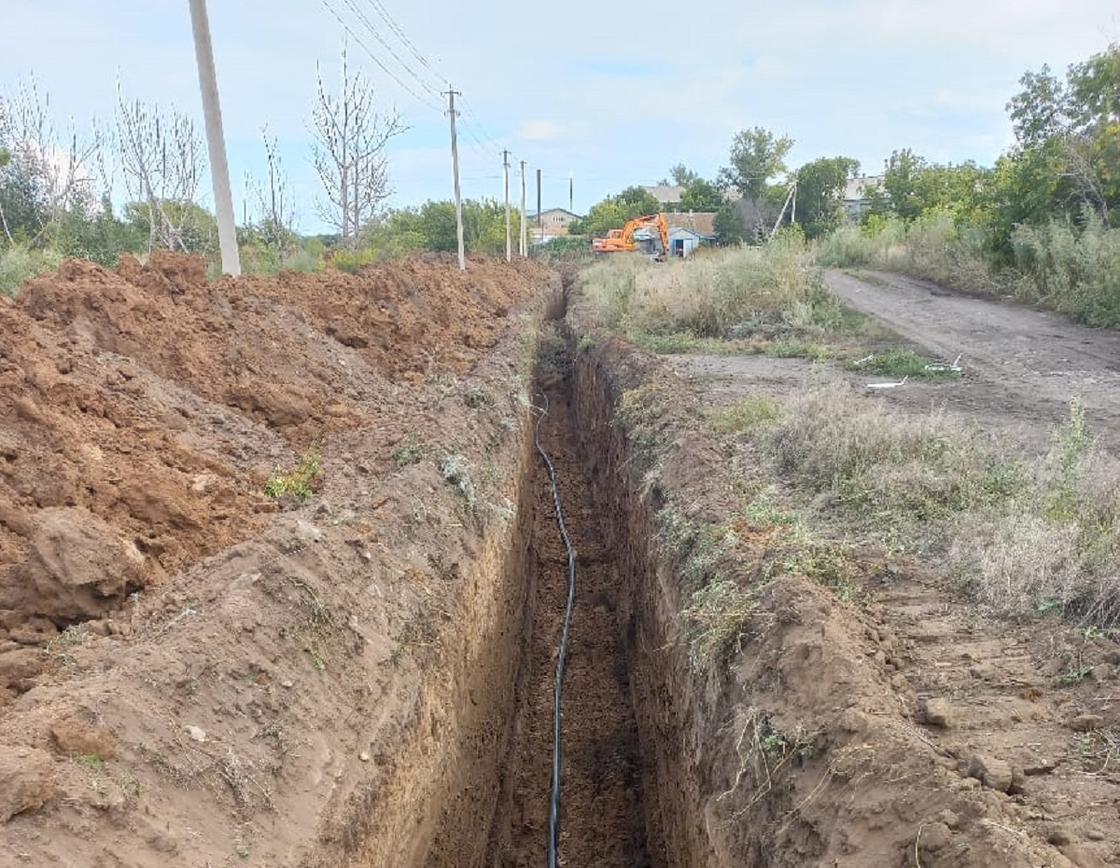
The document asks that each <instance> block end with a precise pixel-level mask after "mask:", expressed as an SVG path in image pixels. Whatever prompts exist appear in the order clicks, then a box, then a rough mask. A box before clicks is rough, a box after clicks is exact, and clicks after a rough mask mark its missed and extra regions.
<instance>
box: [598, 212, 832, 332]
mask: <svg viewBox="0 0 1120 868" xmlns="http://www.w3.org/2000/svg"><path fill="white" fill-rule="evenodd" d="M583 286H584V288H585V293H586V295H587V297H588V298H589V299H590V301H591V303H592V305H593V306H594V307H595V309H596V312H597V315H598V317H599V319H600V321H601V322H602V323H603V324H604V325H606V326H608V327H610V328H616V329H621V330H623V331H626V332H628V333H637V334H644V335H669V334H678V333H684V334H688V335H690V336H691V337H692V338H696V339H702V338H719V339H728V338H741V337H744V336H748V335H762V336H765V337H775V336H779V335H788V334H796V333H811V334H823V333H824V332H826V331H829V330H832V331H837V330H843V329H846V328H850V326H851V325H852V322H853V321H852V318H851V316H850V314H848V313H846V312H845V309H844V308H843V307H842V305H841V304H840V303H839V301H838V300H837V299H836V298H835V297H834V296H833V295H831V294H830V293H829V292H828V291H827V290H826V289H825V288H824V285H823V283H822V282H821V279H820V275H819V274H818V273H817V271H816V269H814V268H813V267H812V264H811V263H810V261H809V258H808V256H807V254H806V250H805V244H804V241H803V240H802V239H801V237H800V236H799V235H796V234H787V235H780V236H779V237H778V238H777V239H775V240H774V241H772V242H770V243H769V244H767V245H765V246H763V247H743V248H738V249H734V250H724V251H719V252H713V253H711V254H709V255H706V256H694V257H690V258H688V259H684V260H680V259H674V260H671V261H669V262H667V263H660V264H658V263H651V262H649V261H648V260H647V259H645V258H644V257H642V256H638V255H634V256H625V255H613V256H611V257H609V258H608V259H606V260H605V261H602V262H599V263H597V264H596V265H594V266H592V267H591V268H590V269H588V270H587V272H585V275H584V279H583Z"/></svg>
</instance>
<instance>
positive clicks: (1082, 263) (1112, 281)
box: [1011, 215, 1120, 326]
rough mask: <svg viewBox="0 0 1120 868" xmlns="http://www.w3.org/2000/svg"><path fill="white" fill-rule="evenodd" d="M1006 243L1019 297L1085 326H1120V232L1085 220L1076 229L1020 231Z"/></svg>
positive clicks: (1093, 219)
mask: <svg viewBox="0 0 1120 868" xmlns="http://www.w3.org/2000/svg"><path fill="white" fill-rule="evenodd" d="M1011 244H1012V250H1013V251H1014V255H1015V267H1016V269H1018V271H1019V281H1018V284H1019V285H1018V291H1019V294H1020V295H1025V296H1027V297H1028V298H1029V299H1030V300H1032V301H1040V302H1042V303H1043V304H1046V305H1049V306H1050V307H1053V308H1054V309H1056V310H1058V311H1061V312H1062V313H1064V314H1067V315H1068V316H1071V317H1073V318H1075V319H1078V320H1081V321H1082V322H1086V323H1088V324H1089V325H1095V326H1117V325H1120V229H1110V228H1108V227H1106V226H1104V225H1103V224H1102V223H1101V221H1100V219H1099V218H1097V217H1096V216H1095V215H1089V216H1088V218H1087V220H1086V224H1085V226H1084V227H1083V228H1081V229H1077V228H1075V227H1073V226H1071V225H1070V224H1069V223H1064V222H1057V221H1054V222H1051V223H1049V224H1047V225H1045V226H1019V227H1017V228H1016V229H1015V232H1014V233H1013V234H1012V237H1011Z"/></svg>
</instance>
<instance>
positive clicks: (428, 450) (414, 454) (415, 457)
mask: <svg viewBox="0 0 1120 868" xmlns="http://www.w3.org/2000/svg"><path fill="white" fill-rule="evenodd" d="M433 451H434V447H433V446H432V445H431V444H429V443H421V442H420V441H418V440H415V439H413V438H411V437H410V438H409V439H408V440H406V441H405V442H404V443H403V444H401V445H400V446H398V447H397V448H396V449H394V450H393V452H392V454H391V455H390V456H389V457H390V458H391V459H392V460H393V463H394V464H395V465H396V466H397V467H398V468H401V467H408V466H409V465H410V464H418V463H419V462H421V461H423V460H424V459H425V458H427V457H428V456H429V455H431V454H432V452H433Z"/></svg>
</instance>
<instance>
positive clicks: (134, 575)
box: [0, 254, 539, 704]
mask: <svg viewBox="0 0 1120 868" xmlns="http://www.w3.org/2000/svg"><path fill="white" fill-rule="evenodd" d="M535 277H539V271H538V270H537V269H536V268H535V267H534V266H532V265H527V264H522V265H519V266H507V265H504V264H503V265H499V264H492V263H486V262H474V263H472V267H471V269H470V271H468V272H467V273H462V272H459V271H458V270H457V269H455V268H454V267H453V265H452V264H451V263H450V260H448V259H446V258H444V257H425V258H418V259H415V260H412V261H408V262H404V263H400V264H394V265H392V266H379V267H375V268H370V269H368V270H367V271H365V272H363V273H362V274H360V275H345V274H341V273H337V272H327V273H323V274H314V275H281V276H279V277H269V278H265V277H252V278H243V279H238V280H229V279H224V280H220V281H217V282H214V283H208V282H207V281H206V277H205V271H204V267H203V263H202V261H201V260H199V259H196V258H192V257H187V256H181V255H174V254H154V255H153V256H152V257H151V259H150V261H149V263H148V264H147V265H145V266H142V265H140V263H139V262H137V261H136V260H135V259H133V258H132V257H123V258H122V260H121V263H120V265H119V267H118V268H117V269H116V270H110V269H105V268H102V267H99V266H97V265H94V264H92V263H88V262H82V261H71V262H67V263H65V264H64V265H63V266H62V267H61V268H60V269H59V271H58V272H57V273H56V274H51V275H47V276H44V277H40V278H38V279H35V280H33V281H31V282H30V283H28V285H27V286H26V288H25V289H24V291H23V293H22V294H21V296H20V297H19V298H18V300H17V301H15V302H12V301H8V300H6V299H3V298H0V704H2V703H3V701H4V699H5V697H8V698H10V697H11V696H12V695H13V694H14V693H18V692H22V691H23V690H26V689H28V688H29V687H30V686H32V685H33V684H34V682H35V677H36V675H37V674H38V673H39V672H40V671H41V670H42V669H43V668H44V666H45V665H47V663H48V662H49V660H50V659H51V657H52V655H50V654H46V655H45V654H43V653H42V652H41V650H40V649H41V647H42V646H46V645H48V644H49V643H51V642H52V641H54V640H56V639H57V638H58V636H59V632H60V630H62V629H64V628H66V627H67V626H70V625H73V624H76V623H80V622H83V623H84V622H89V627H90V629H93V630H95V631H97V632H116V631H117V630H122V629H123V630H127V625H122V624H118V623H116V622H114V620H113V619H112V614H113V612H114V611H116V610H118V609H119V608H120V607H121V606H122V604H123V603H125V601H126V600H127V598H128V596H129V595H130V594H132V593H133V592H135V591H139V590H142V589H144V588H146V587H148V586H150V585H153V584H155V583H159V582H160V581H162V580H164V579H165V578H166V577H167V576H169V575H172V574H175V573H178V572H181V571H182V570H183V569H184V568H186V567H187V566H189V565H190V564H192V563H194V562H196V561H198V560H199V559H201V558H203V557H205V556H207V555H209V554H212V553H214V552H217V551H221V550H223V549H225V548H227V547H229V546H230V545H231V544H233V543H234V542H236V541H238V540H240V539H244V538H245V537H247V536H248V535H249V534H250V533H251V532H252V531H253V529H254V528H255V527H258V526H259V525H260V524H261V523H262V521H263V518H264V514H266V513H269V512H273V511H275V510H276V509H277V505H276V503H275V502H273V501H271V500H269V499H268V498H266V497H265V496H264V494H263V486H264V483H265V482H266V481H267V478H268V476H269V475H270V473H271V472H272V471H273V469H274V468H277V467H288V466H290V465H291V464H293V463H294V462H295V461H296V460H297V456H298V454H299V452H301V451H302V450H304V449H306V448H307V447H309V446H311V445H314V444H315V443H318V442H319V441H320V440H321V439H322V438H323V437H324V436H326V435H328V434H331V433H332V432H341V431H346V430H353V429H359V428H363V427H366V426H369V425H375V424H378V423H382V424H384V422H385V419H386V414H387V413H389V414H391V412H392V411H391V409H389V410H387V409H386V404H387V402H386V401H385V400H384V397H385V395H386V393H387V392H389V391H393V392H394V394H399V389H400V388H401V387H404V388H407V387H408V385H409V384H410V383H415V382H418V381H421V380H423V379H424V378H425V377H426V376H429V375H433V374H440V373H451V374H461V373H465V372H467V371H469V370H470V369H471V368H472V366H473V365H474V364H475V363H476V362H477V361H478V359H479V358H480V356H481V354H482V353H484V352H485V350H486V348H487V347H491V346H493V344H494V342H495V340H496V337H495V336H496V335H497V334H498V333H499V331H500V330H502V329H508V327H509V323H508V322H505V320H506V317H507V314H508V313H509V312H510V310H511V308H512V307H513V306H514V305H516V304H517V303H518V302H520V301H523V300H524V299H525V298H526V297H527V296H528V294H529V293H530V292H531V288H532V287H533V286H535V285H539V284H538V283H537V282H535V280H534V278H535ZM394 390H396V391H394ZM55 656H57V655H55Z"/></svg>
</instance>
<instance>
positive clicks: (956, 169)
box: [572, 45, 1120, 263]
mask: <svg viewBox="0 0 1120 868" xmlns="http://www.w3.org/2000/svg"><path fill="white" fill-rule="evenodd" d="M1020 87H1021V90H1020V91H1019V92H1018V93H1017V94H1015V95H1014V96H1013V97H1012V98H1011V99H1010V101H1009V102H1008V104H1007V111H1008V113H1009V116H1010V119H1011V122H1012V126H1013V128H1014V132H1015V140H1016V141H1015V145H1014V147H1013V148H1011V149H1010V150H1009V151H1008V152H1007V153H1005V154H1003V155H1002V156H1000V157H999V159H998V160H996V162H995V164H994V165H993V166H980V165H978V164H977V163H975V162H971V161H969V162H964V163H959V164H956V165H953V164H941V163H937V162H935V161H931V160H928V159H926V158H924V157H922V156H921V155H920V154H918V153H917V152H915V151H914V150H912V149H910V148H900V149H897V150H895V151H894V152H893V153H891V155H890V157H889V158H887V160H886V161H885V164H884V166H883V169H882V170H881V172H880V173H879V175H878V176H877V178H878V180H877V181H876V182H872V183H870V184H869V185H868V186H867V188H866V195H867V198H868V202H867V207H866V208H865V209H863V211H862V214H861V217H862V219H863V221H864V223H865V224H867V225H869V226H870V227H871V228H872V229H874V227H875V226H877V225H881V223H882V221H883V220H885V219H888V218H897V219H900V220H903V221H915V220H919V219H921V218H922V217H923V216H925V215H939V216H942V217H945V218H947V219H949V220H950V221H952V222H953V224H954V225H956V226H958V227H961V228H966V227H967V228H969V229H971V230H975V231H976V232H977V233H979V234H980V235H982V236H983V245H984V247H985V249H986V251H987V252H988V253H989V254H990V255H991V256H992V257H993V259H994V260H995V261H998V262H1003V263H1009V262H1011V261H1012V259H1013V257H1014V235H1015V232H1016V228H1017V227H1021V226H1040V225H1045V224H1048V223H1049V222H1051V221H1062V222H1064V223H1066V224H1068V225H1071V226H1075V227H1076V226H1086V225H1089V224H1091V223H1093V221H1096V222H1097V223H1100V224H1102V225H1104V226H1117V225H1120V46H1117V45H1112V46H1110V47H1109V48H1107V49H1106V50H1105V51H1103V52H1101V53H1099V54H1096V55H1093V56H1092V57H1090V58H1089V59H1088V60H1086V61H1084V62H1082V63H1076V64H1073V65H1072V66H1071V67H1070V68H1069V69H1068V70H1067V72H1066V73H1065V75H1064V77H1059V76H1058V75H1055V74H1054V73H1053V72H1052V71H1051V70H1050V69H1049V67H1046V66H1044V67H1042V69H1041V70H1040V71H1038V72H1027V73H1026V74H1025V75H1024V76H1023V77H1022V78H1021V79H1020ZM793 145H794V141H793V139H791V138H790V137H789V136H786V135H779V134H776V133H774V132H772V131H770V130H767V129H764V128H762V127H754V128H751V129H745V130H742V131H740V132H738V133H736V134H735V135H734V137H733V139H732V142H731V146H730V149H729V153H728V161H727V165H726V166H724V167H723V168H721V169H719V171H718V172H717V173H716V175H715V177H713V178H711V179H705V178H703V177H702V176H701V175H699V174H698V173H696V172H694V171H692V170H691V169H689V168H687V167H686V166H684V165H683V164H678V165H677V166H674V167H673V169H672V170H671V172H670V176H669V177H668V178H665V179H662V181H661V183H663V184H668V183H670V181H671V182H672V183H673V184H675V185H679V186H681V187H682V188H683V194H682V197H681V202H680V206H679V208H680V210H682V211H690V210H691V211H716V212H718V216H717V228H718V230H719V232H720V240H721V241H722V242H724V243H728V242H739V241H743V240H748V241H752V240H761V239H764V238H765V237H767V236H768V234H769V231H770V229H771V228H772V227H773V225H774V224H775V223H776V222H777V221H778V218H779V212H780V211H781V208H782V205H783V204H785V202H786V198H787V195H788V191H789V187H790V185H791V184H792V183H794V182H796V185H797V192H796V197H797V198H796V205H797V210H796V219H795V220H794V221H791V215H790V214H789V212H787V213H786V215H785V217H784V218H783V219H784V221H785V222H796V224H797V226H798V227H799V228H800V230H801V231H802V232H803V233H804V234H805V236H806V237H808V238H810V239H812V238H817V237H821V236H825V235H828V234H829V233H830V232H832V231H834V230H836V229H837V228H838V227H840V226H843V225H844V224H845V223H846V222H847V215H846V213H845V209H844V207H843V195H844V191H845V188H846V187H847V185H848V182H849V180H850V179H853V178H855V177H857V176H858V175H859V173H860V163H859V161H858V160H856V159H854V158H851V157H844V156H837V157H822V158H819V159H816V160H812V161H810V162H808V163H805V164H804V165H802V166H800V167H797V168H794V169H791V168H790V167H789V166H787V163H786V161H787V158H788V155H789V153H790V151H791V149H792V148H793ZM659 207H660V206H659V204H658V202H657V200H656V199H654V198H653V196H651V195H650V194H649V193H648V192H647V191H646V190H645V189H644V188H642V187H630V188H627V189H625V190H623V191H622V192H621V193H618V194H616V195H613V196H609V197H607V198H606V199H604V200H603V201H602V202H599V203H598V204H596V205H594V206H593V207H592V208H591V209H590V211H589V212H588V215H587V217H586V218H584V219H583V220H580V221H578V222H577V223H575V224H574V225H573V226H572V231H573V232H578V233H583V234H589V235H600V234H604V233H605V232H607V231H608V230H610V229H613V228H616V227H619V226H622V225H623V224H624V223H625V222H626V221H627V220H629V219H632V218H633V217H636V216H639V215H641V214H648V213H651V212H654V211H657V210H658V209H659Z"/></svg>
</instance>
